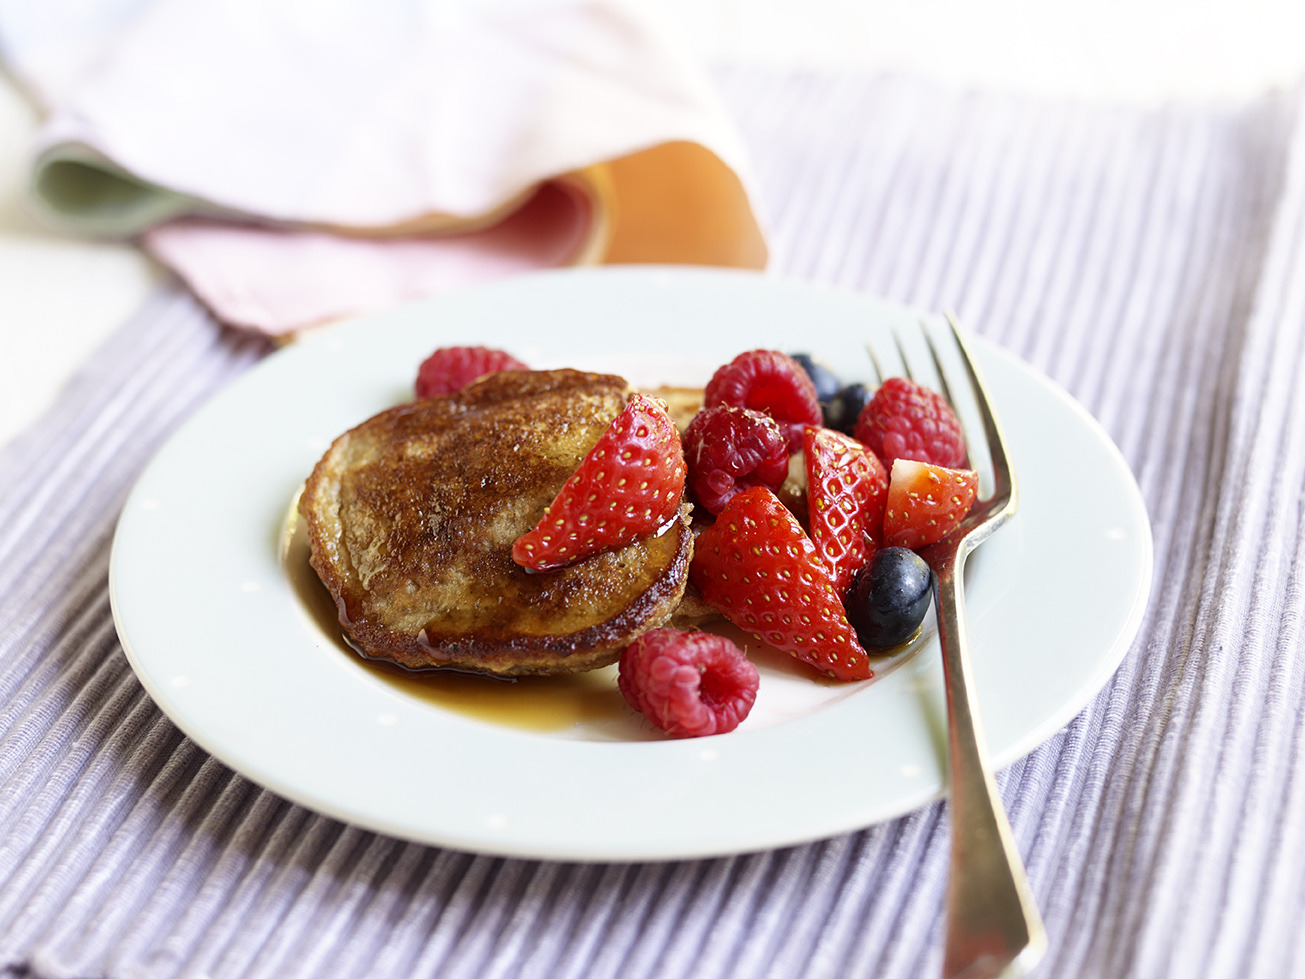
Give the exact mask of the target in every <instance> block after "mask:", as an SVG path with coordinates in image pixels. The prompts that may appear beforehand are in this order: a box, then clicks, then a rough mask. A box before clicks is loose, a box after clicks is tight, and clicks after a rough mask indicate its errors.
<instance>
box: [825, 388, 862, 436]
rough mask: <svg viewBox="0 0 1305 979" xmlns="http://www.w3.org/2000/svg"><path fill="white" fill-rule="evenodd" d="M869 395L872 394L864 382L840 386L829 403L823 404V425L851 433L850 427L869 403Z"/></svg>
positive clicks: (853, 426)
mask: <svg viewBox="0 0 1305 979" xmlns="http://www.w3.org/2000/svg"><path fill="white" fill-rule="evenodd" d="M871 397H873V395H872V394H871V393H870V390H869V389H868V388H867V387H866V386H865V385H864V384H860V383H857V384H849V385H847V387H844V388H840V389H839V391H838V393H837V394H835V395H834V397H833V398H832V399H830V401H829V403H828V404H826V405H824V406H823V409H824V413H825V427H826V428H832V429H834V430H835V431H837V432H846V433H847V434H848V435H851V434H852V429H854V428H855V427H856V419H857V416H858V415H860V414H861V409H862V408H864V407H865V406H866V405H867V404H869V403H870V399H871Z"/></svg>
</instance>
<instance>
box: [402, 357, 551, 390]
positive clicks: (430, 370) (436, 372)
mask: <svg viewBox="0 0 1305 979" xmlns="http://www.w3.org/2000/svg"><path fill="white" fill-rule="evenodd" d="M529 369H530V368H529V367H527V366H526V365H525V364H523V363H521V361H519V360H517V359H516V358H515V357H513V356H512V355H511V354H509V353H505V352H504V351H502V350H494V349H492V348H490V347H440V348H439V349H438V350H436V351H435V352H434V353H432V354H431V355H430V356H429V357H427V358H426V359H425V360H424V361H422V364H421V367H419V368H418V369H417V385H416V386H417V397H418V398H431V397H434V396H435V395H437V394H453V393H455V392H457V391H461V390H462V389H463V388H464V387H466V386H467V385H468V384H470V383H471V382H472V381H474V380H476V379H477V378H479V377H484V376H485V375H486V374H494V373H497V372H498V371H524V370H529Z"/></svg>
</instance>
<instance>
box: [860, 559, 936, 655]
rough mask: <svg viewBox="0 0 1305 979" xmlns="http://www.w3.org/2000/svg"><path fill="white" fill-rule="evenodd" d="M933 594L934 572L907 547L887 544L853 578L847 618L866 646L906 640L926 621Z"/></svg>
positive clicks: (883, 645)
mask: <svg viewBox="0 0 1305 979" xmlns="http://www.w3.org/2000/svg"><path fill="white" fill-rule="evenodd" d="M932 597H933V572H932V571H930V570H929V565H927V564H925V563H924V559H923V558H921V557H920V556H919V555H918V554H916V553H915V552H914V551H912V550H908V549H907V548H905V547H884V548H881V549H880V550H878V551H876V552H875V556H874V558H873V559H872V560H871V561H870V563H869V564H868V565H866V567H864V568H862V569H861V570H860V571H858V572H857V575H856V577H855V578H853V579H852V587H851V588H850V589H848V593H847V618H848V621H849V622H851V624H852V628H854V629H855V630H856V634H857V638H859V639H860V640H861V645H862V646H864V647H865V648H866V649H887V648H888V647H890V646H899V645H901V644H902V643H904V642H906V641H907V640H908V639H910V638H911V637H912V636H913V635H915V631H916V630H917V629H919V628H920V623H921V622H923V621H924V616H925V613H927V612H928V611H929V602H930V600H931V599H932Z"/></svg>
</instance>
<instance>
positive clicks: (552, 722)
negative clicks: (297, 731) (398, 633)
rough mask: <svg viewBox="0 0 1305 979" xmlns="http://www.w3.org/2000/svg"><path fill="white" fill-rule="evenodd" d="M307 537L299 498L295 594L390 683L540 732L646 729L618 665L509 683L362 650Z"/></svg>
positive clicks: (347, 652)
mask: <svg viewBox="0 0 1305 979" xmlns="http://www.w3.org/2000/svg"><path fill="white" fill-rule="evenodd" d="M308 558H309V546H308V535H307V533H306V532H305V531H304V527H303V521H302V520H300V519H299V510H298V500H297V498H296V500H295V501H293V502H292V503H291V505H290V509H289V511H288V512H287V514H286V516H285V521H284V524H283V527H282V534H281V566H282V569H283V570H284V572H285V575H286V579H287V580H288V581H289V583H290V586H291V589H292V590H293V591H294V594H295V597H296V598H298V599H299V603H300V605H301V606H302V607H303V609H304V611H305V613H306V614H307V615H308V617H309V618H310V619H311V620H312V622H313V624H314V625H315V626H316V627H317V628H318V629H319V630H320V631H321V633H322V635H323V636H325V637H326V638H328V639H329V640H331V641H332V642H333V643H334V644H335V646H336V647H337V648H338V649H339V650H340V652H341V654H342V655H344V656H347V657H349V659H350V661H351V662H353V663H356V664H357V665H358V666H359V667H360V668H361V669H364V670H366V671H367V673H368V674H369V675H370V676H372V677H374V678H376V679H377V680H380V681H381V682H382V683H385V684H386V685H387V686H389V687H391V688H393V689H394V690H396V691H399V692H401V693H402V694H404V695H405V696H408V697H412V698H413V699H415V700H419V701H423V702H425V703H429V704H432V705H434V706H436V707H439V708H441V709H443V710H448V711H452V712H454V713H457V714H462V715H464V716H466V717H471V718H474V719H476V720H478V721H484V722H486V723H490V724H499V725H503V726H505V727H511V728H516V729H519V730H524V731H533V732H538V733H558V732H564V731H567V730H570V729H573V728H580V727H583V728H585V729H586V730H587V731H591V732H592V731H603V730H605V729H606V728H607V727H609V726H610V727H612V728H613V729H614V732H613V734H612V736H613V737H619V738H622V739H630V740H639V739H641V738H642V737H647V736H648V733H647V732H643V731H642V730H641V726H640V724H639V721H638V718H636V717H633V716H632V715H631V712H630V711H629V710H628V708H627V707H626V706H625V701H624V700H623V699H622V697H621V693H620V691H619V690H618V689H617V687H616V666H615V665H612V666H609V667H605V668H603V669H600V670H593V671H591V672H588V673H577V674H572V675H569V676H558V677H528V678H523V679H521V680H516V681H511V680H503V679H498V678H496V677H488V676H477V675H474V674H468V673H457V672H454V671H450V670H428V671H415V670H405V669H403V668H402V667H398V666H394V665H392V664H389V663H383V662H380V661H376V660H371V659H368V658H367V657H365V656H363V655H362V654H360V653H359V652H358V651H357V650H356V649H354V647H353V646H352V645H350V643H349V642H348V641H347V639H346V638H345V636H344V633H343V631H342V630H341V628H340V622H339V617H338V611H337V609H336V605H335V601H334V600H333V599H332V598H331V595H330V593H329V592H327V590H326V588H325V586H324V585H323V584H322V582H321V580H320V579H319V578H318V577H317V572H315V571H314V570H313V568H312V566H311V565H310V564H309V563H308Z"/></svg>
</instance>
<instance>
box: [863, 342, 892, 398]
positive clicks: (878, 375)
mask: <svg viewBox="0 0 1305 979" xmlns="http://www.w3.org/2000/svg"><path fill="white" fill-rule="evenodd" d="M865 352H866V353H867V354H869V355H870V363H871V364H872V365H873V366H874V369H875V385H876V386H877V387H883V386H884V381H885V380H886V378H887V374H885V373H884V365H883V364H881V363H880V362H879V355H878V354H876V353H875V348H874V345H873V344H869V343H867V344H866V345H865Z"/></svg>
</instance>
